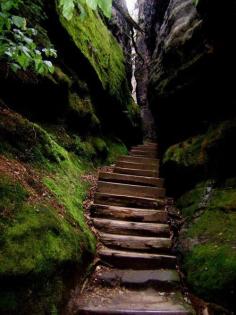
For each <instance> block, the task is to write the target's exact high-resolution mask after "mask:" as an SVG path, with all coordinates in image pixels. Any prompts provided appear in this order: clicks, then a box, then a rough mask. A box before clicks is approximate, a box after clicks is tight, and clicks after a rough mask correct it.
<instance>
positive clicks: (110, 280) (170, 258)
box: [76, 143, 194, 315]
mask: <svg viewBox="0 0 236 315" xmlns="http://www.w3.org/2000/svg"><path fill="white" fill-rule="evenodd" d="M163 184H164V182H163V179H161V178H159V160H158V159H157V145H156V144H153V143H145V144H143V145H139V146H136V147H133V148H132V149H131V151H130V155H129V156H124V157H121V158H119V160H118V162H117V163H116V166H115V168H114V171H113V173H106V172H101V173H100V176H99V181H98V187H97V192H96V195H95V198H94V204H93V206H92V207H91V219H92V222H93V225H94V227H95V228H96V230H97V232H98V235H99V239H100V245H99V246H98V256H99V259H100V260H99V261H100V263H99V265H98V266H97V268H96V270H95V271H94V272H93V274H92V275H91V277H90V278H89V281H88V283H87V284H86V286H85V287H84V289H83V290H82V292H81V294H80V296H79V298H78V306H77V311H76V314H129V315H136V314H159V315H160V314H163V315H164V314H165V315H170V314H173V315H187V314H194V311H193V309H192V307H191V305H190V304H189V303H187V302H186V301H185V298H184V296H183V295H182V293H181V289H180V279H179V275H178V273H177V271H176V257H175V255H174V254H173V253H172V249H171V248H172V242H171V238H170V228H169V224H168V213H167V211H166V208H165V189H164V188H163Z"/></svg>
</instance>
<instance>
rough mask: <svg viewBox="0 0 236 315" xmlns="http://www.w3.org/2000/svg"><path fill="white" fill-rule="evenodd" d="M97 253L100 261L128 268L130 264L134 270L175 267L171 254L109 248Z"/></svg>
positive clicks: (173, 257)
mask: <svg viewBox="0 0 236 315" xmlns="http://www.w3.org/2000/svg"><path fill="white" fill-rule="evenodd" d="M98 255H99V257H100V258H101V260H102V262H104V263H106V264H109V265H111V266H114V267H117V268H119V269H126V268H130V266H132V269H134V270H142V269H145V270H147V269H160V268H164V269H169V268H170V269H172V268H173V269H175V267H176V257H175V256H173V255H163V254H153V253H139V252H134V251H132V252H130V251H123V250H115V249H109V248H104V249H100V250H99V251H98Z"/></svg>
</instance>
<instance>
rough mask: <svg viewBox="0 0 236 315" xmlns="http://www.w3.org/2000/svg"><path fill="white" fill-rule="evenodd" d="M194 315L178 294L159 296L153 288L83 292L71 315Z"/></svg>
mask: <svg viewBox="0 0 236 315" xmlns="http://www.w3.org/2000/svg"><path fill="white" fill-rule="evenodd" d="M79 314H82V315H146V314H147V315H148V314H149V315H194V314H195V312H194V311H193V309H192V308H191V306H190V305H189V304H188V303H186V302H185V300H184V297H183V295H182V294H181V293H180V292H175V291H174V292H169V293H163V292H160V291H159V292H158V291H157V290H155V289H153V288H146V289H144V290H134V289H130V288H119V289H117V290H114V289H113V288H108V287H102V286H100V288H96V287H94V288H92V289H90V290H89V289H88V291H86V290H84V292H83V294H82V295H81V297H80V299H79V301H78V307H77V312H76V313H75V315H79Z"/></svg>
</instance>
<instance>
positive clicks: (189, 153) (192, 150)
mask: <svg viewBox="0 0 236 315" xmlns="http://www.w3.org/2000/svg"><path fill="white" fill-rule="evenodd" d="M203 140H204V136H203V135H201V136H197V137H194V138H190V139H188V140H186V141H184V142H181V143H179V144H176V145H173V146H171V147H170V148H169V149H168V150H167V151H166V153H165V155H164V159H163V162H164V163H167V162H174V163H176V164H178V165H182V166H185V167H188V166H197V165H200V164H202V163H203V159H202V156H201V152H200V150H201V145H202V142H203Z"/></svg>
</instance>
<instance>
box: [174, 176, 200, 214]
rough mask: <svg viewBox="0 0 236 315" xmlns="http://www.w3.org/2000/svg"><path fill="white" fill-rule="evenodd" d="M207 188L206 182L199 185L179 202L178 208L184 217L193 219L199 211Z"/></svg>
mask: <svg viewBox="0 0 236 315" xmlns="http://www.w3.org/2000/svg"><path fill="white" fill-rule="evenodd" d="M205 187H206V183H205V182H202V183H199V184H198V185H197V186H196V187H195V188H194V189H192V190H190V191H188V192H186V193H185V194H184V195H182V196H181V197H180V198H179V199H178V200H177V206H178V208H179V209H181V213H182V215H183V216H184V217H188V218H191V217H192V216H193V215H194V213H195V212H196V211H197V210H199V208H200V203H201V200H202V197H203V193H204V190H205Z"/></svg>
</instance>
